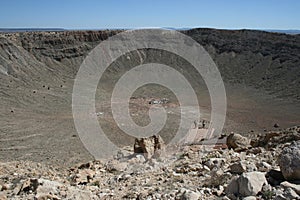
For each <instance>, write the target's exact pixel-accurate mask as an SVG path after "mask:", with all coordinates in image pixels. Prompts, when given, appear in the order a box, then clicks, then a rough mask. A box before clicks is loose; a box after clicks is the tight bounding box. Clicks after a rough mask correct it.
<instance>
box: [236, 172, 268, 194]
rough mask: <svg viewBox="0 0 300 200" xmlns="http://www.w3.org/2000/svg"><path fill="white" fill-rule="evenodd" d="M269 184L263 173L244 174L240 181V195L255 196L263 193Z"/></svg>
mask: <svg viewBox="0 0 300 200" xmlns="http://www.w3.org/2000/svg"><path fill="white" fill-rule="evenodd" d="M266 183H267V180H266V178H265V174H264V173H261V172H247V173H243V174H242V175H241V176H240V177H239V179H238V186H239V194H241V195H242V196H254V195H256V194H257V193H258V192H260V191H261V189H262V187H263V185H264V184H266Z"/></svg>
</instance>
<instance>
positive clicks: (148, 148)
mask: <svg viewBox="0 0 300 200" xmlns="http://www.w3.org/2000/svg"><path fill="white" fill-rule="evenodd" d="M164 151H165V143H164V141H163V139H162V138H161V137H160V136H159V135H153V136H151V137H148V138H140V139H139V138H136V139H135V143H134V153H142V154H143V155H144V156H145V158H147V159H150V158H151V157H153V156H154V157H159V156H161V155H162V154H163V153H164Z"/></svg>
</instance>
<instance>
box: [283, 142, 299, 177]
mask: <svg viewBox="0 0 300 200" xmlns="http://www.w3.org/2000/svg"><path fill="white" fill-rule="evenodd" d="M278 163H279V166H280V169H281V172H282V174H283V176H284V178H285V179H286V180H300V141H296V142H293V143H292V144H291V145H290V146H288V147H285V148H284V149H283V151H282V152H281V154H280V156H279V159H278Z"/></svg>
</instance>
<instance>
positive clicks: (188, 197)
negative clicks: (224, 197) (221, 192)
mask: <svg viewBox="0 0 300 200" xmlns="http://www.w3.org/2000/svg"><path fill="white" fill-rule="evenodd" d="M199 198H200V194H199V193H197V192H193V191H190V190H185V191H184V193H183V194H182V195H181V198H180V199H181V200H198V199H199Z"/></svg>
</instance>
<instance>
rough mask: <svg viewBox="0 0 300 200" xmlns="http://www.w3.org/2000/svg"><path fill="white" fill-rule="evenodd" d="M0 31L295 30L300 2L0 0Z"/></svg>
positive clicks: (279, 0)
mask: <svg viewBox="0 0 300 200" xmlns="http://www.w3.org/2000/svg"><path fill="white" fill-rule="evenodd" d="M0 9H1V10H0V19H1V20H0V27H1V28H49V27H55V28H69V29H103V28H138V27H176V28H179V27H186V28H190V27H212V28H227V29H234V28H237V29H239V28H251V29H300V0H181V1H180V0H85V1H84V0H1V1H0Z"/></svg>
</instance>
